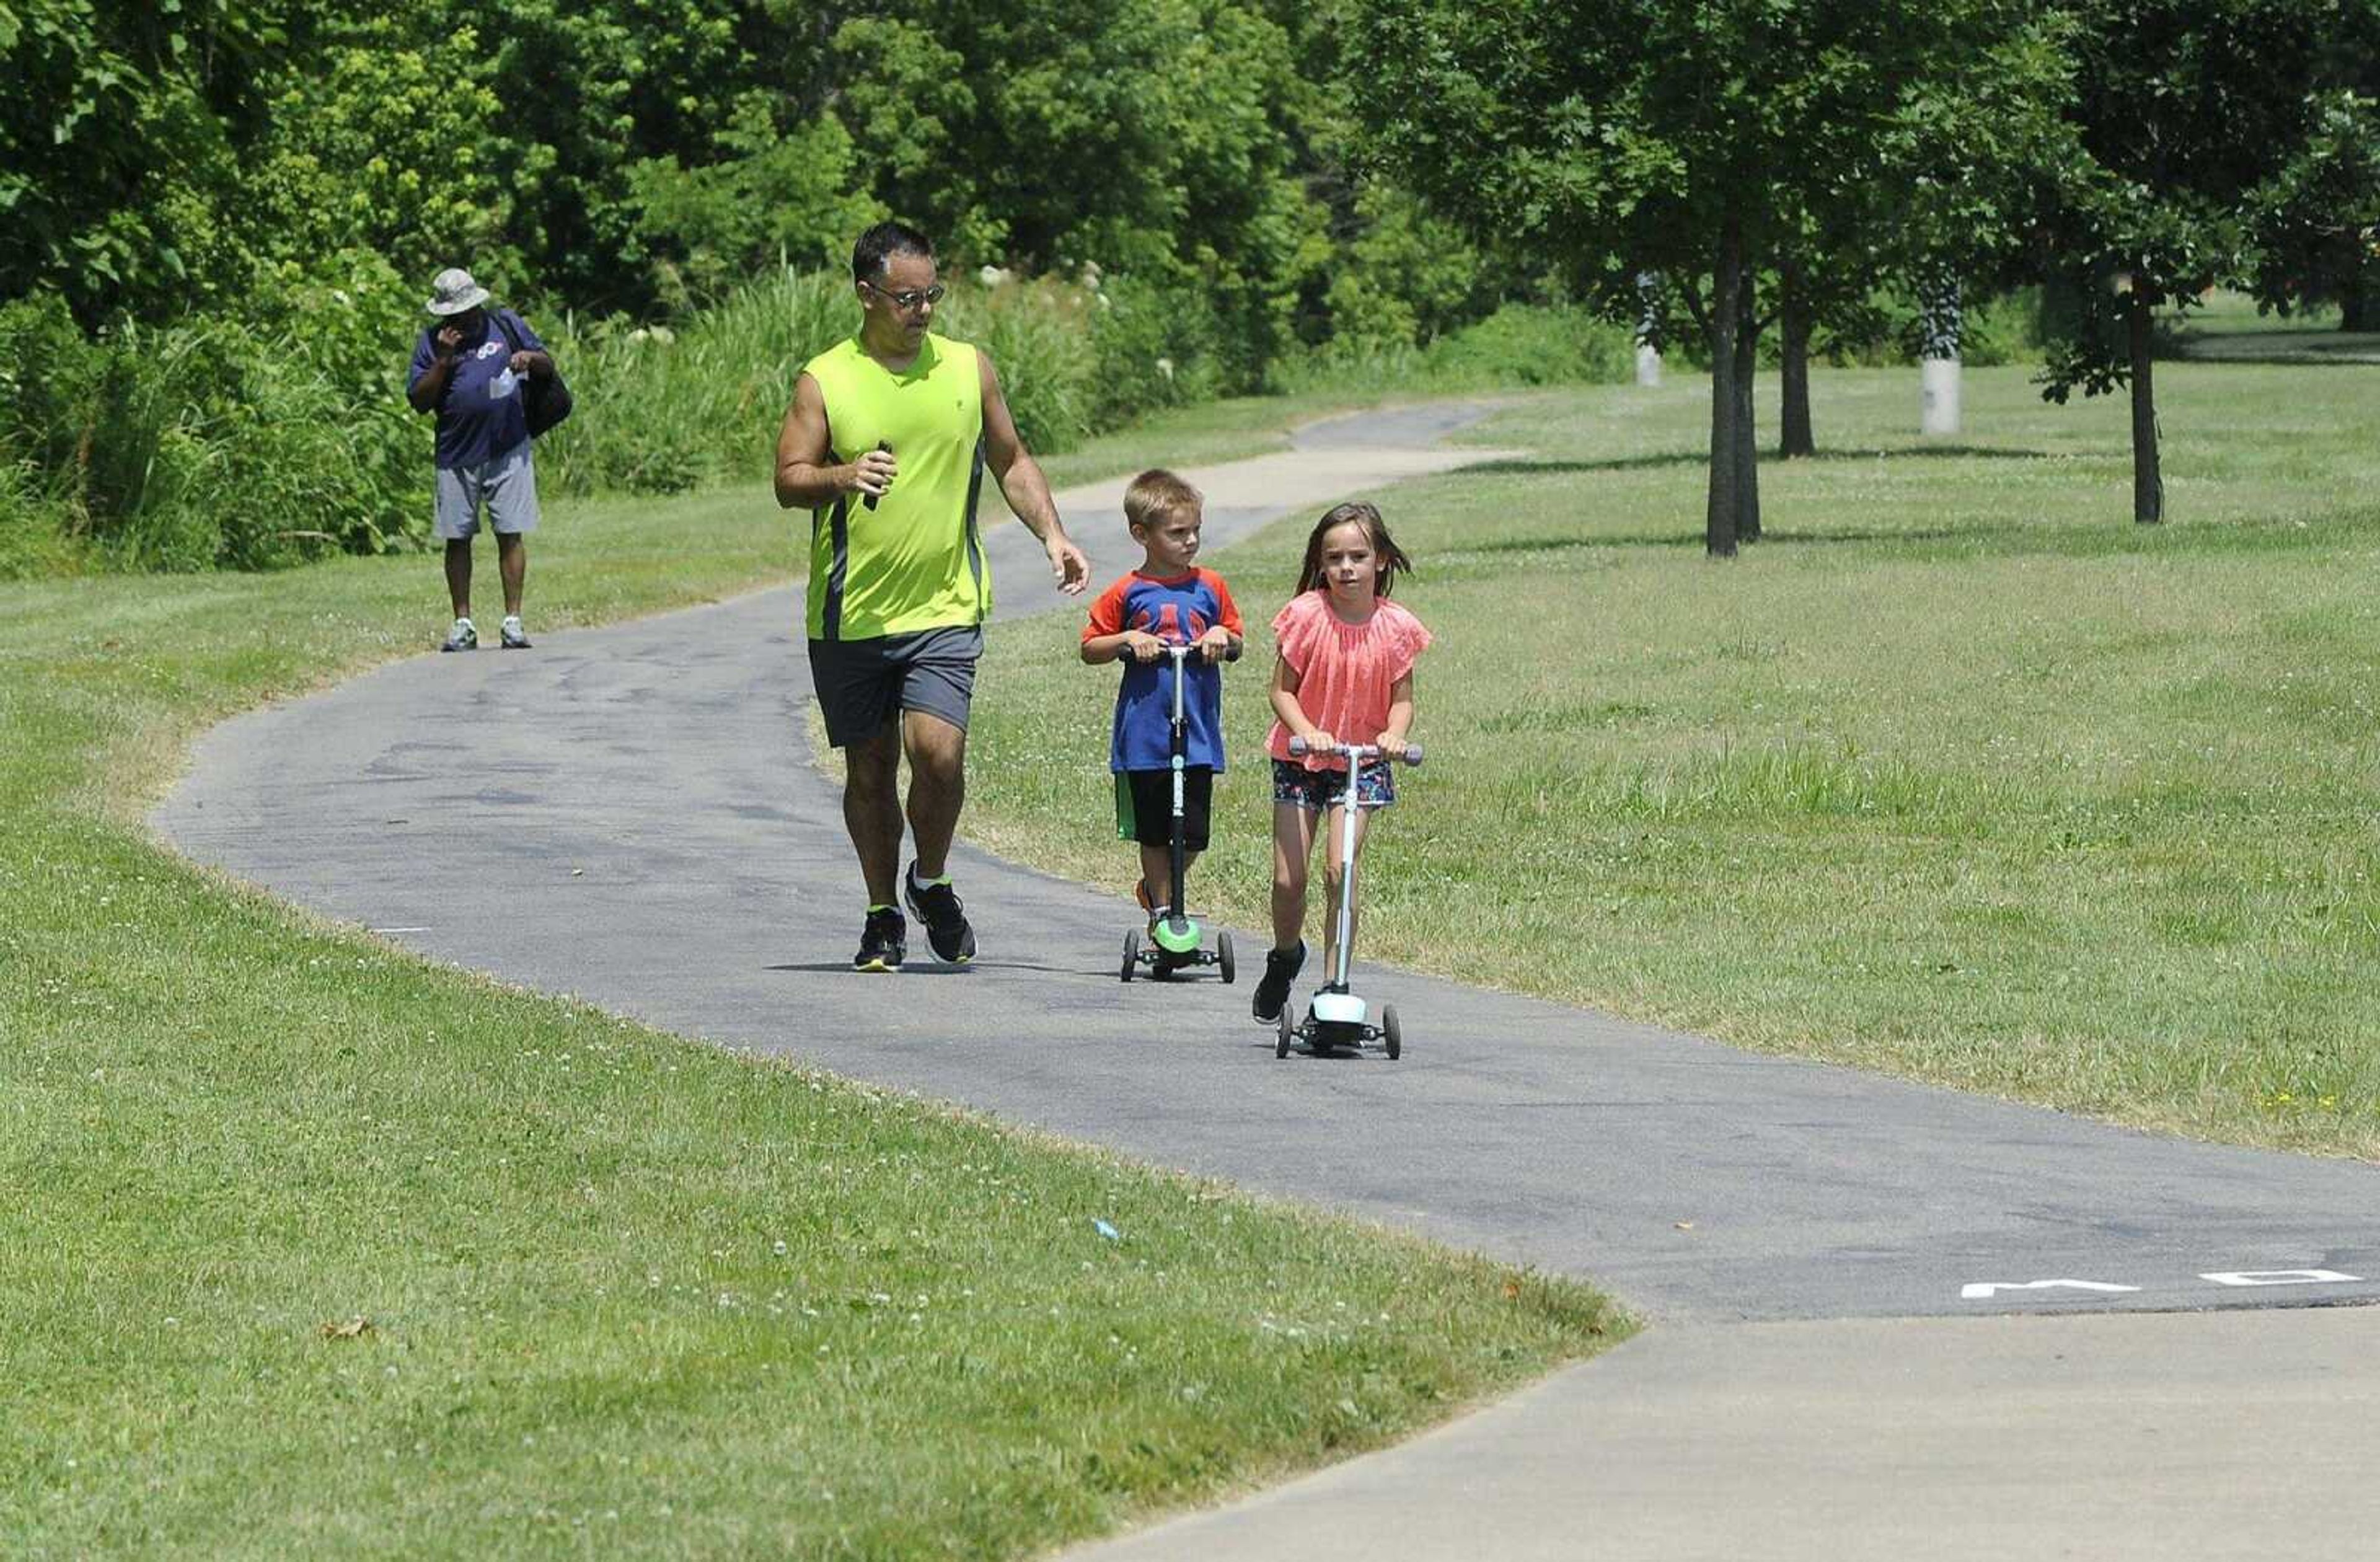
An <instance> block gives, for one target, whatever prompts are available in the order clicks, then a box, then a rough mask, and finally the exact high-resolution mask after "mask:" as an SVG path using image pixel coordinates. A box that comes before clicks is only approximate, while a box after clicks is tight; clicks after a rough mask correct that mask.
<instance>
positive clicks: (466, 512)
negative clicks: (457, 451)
mask: <svg viewBox="0 0 2380 1562" xmlns="http://www.w3.org/2000/svg"><path fill="white" fill-rule="evenodd" d="M483 503H484V504H485V505H486V506H488V524H489V525H490V526H492V527H493V528H494V529H495V531H496V534H497V535H498V536H500V537H509V536H513V535H515V534H516V533H518V532H523V531H536V530H537V469H536V468H535V467H534V466H532V465H531V464H530V463H529V458H528V440H525V439H524V440H522V441H521V442H520V443H519V444H518V445H514V446H513V447H512V448H511V449H509V450H507V451H505V452H504V454H503V455H501V456H497V457H494V458H492V459H489V460H486V461H483V462H481V463H480V465H478V466H476V467H452V468H449V467H441V468H439V469H438V524H437V526H436V527H435V529H434V530H435V531H436V533H437V535H439V536H440V537H443V538H444V539H445V540H446V541H448V542H450V543H459V542H466V541H468V540H469V539H470V538H472V537H475V536H477V535H479V531H480V505H481V504H483Z"/></svg>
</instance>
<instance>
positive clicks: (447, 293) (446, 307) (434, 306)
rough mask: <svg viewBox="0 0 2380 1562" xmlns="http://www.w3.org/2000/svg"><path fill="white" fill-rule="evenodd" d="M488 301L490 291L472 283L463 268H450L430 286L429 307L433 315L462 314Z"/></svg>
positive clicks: (468, 274) (439, 275) (440, 274)
mask: <svg viewBox="0 0 2380 1562" xmlns="http://www.w3.org/2000/svg"><path fill="white" fill-rule="evenodd" d="M487 301H488V290H487V289H486V288H485V287H480V285H479V284H478V283H476V282H474V281H472V280H471V274H470V273H469V272H468V271H465V270H464V269H463V268H462V267H461V266H448V267H447V268H446V269H445V270H444V271H442V272H440V273H439V274H438V275H437V277H436V278H435V279H434V280H433V281H432V282H431V284H430V302H429V305H428V306H427V307H428V309H429V311H430V312H431V313H432V314H442V315H443V314H461V313H462V312H463V311H465V310H472V309H477V308H479V307H480V305H481V304H484V303H486V302H487Z"/></svg>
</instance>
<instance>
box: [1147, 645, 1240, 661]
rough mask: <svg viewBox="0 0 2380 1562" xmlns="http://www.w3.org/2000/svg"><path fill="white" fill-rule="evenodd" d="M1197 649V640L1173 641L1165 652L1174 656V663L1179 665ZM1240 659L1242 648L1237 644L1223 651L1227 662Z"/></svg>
mask: <svg viewBox="0 0 2380 1562" xmlns="http://www.w3.org/2000/svg"><path fill="white" fill-rule="evenodd" d="M1197 649H1198V642H1197V641H1195V640H1193V641H1182V642H1181V643H1180V644H1178V645H1177V644H1172V643H1169V644H1167V645H1166V647H1165V654H1167V655H1168V656H1171V657H1172V658H1173V665H1175V666H1176V667H1179V666H1180V665H1182V663H1183V660H1184V658H1186V657H1188V656H1190V655H1191V654H1192V653H1195V652H1196V651H1197ZM1239 659H1240V648H1239V647H1238V646H1236V645H1234V646H1233V647H1232V648H1231V649H1229V650H1228V651H1225V652H1224V653H1223V660H1224V661H1226V662H1236V661H1238V660H1239Z"/></svg>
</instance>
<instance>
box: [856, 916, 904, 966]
mask: <svg viewBox="0 0 2380 1562" xmlns="http://www.w3.org/2000/svg"><path fill="white" fill-rule="evenodd" d="M908 952H909V923H908V921H906V919H905V918H904V917H903V916H902V915H901V913H900V912H898V911H896V910H894V909H892V907H890V906H878V907H875V908H873V909H870V910H869V911H868V925H867V926H866V927H865V928H863V929H861V930H860V934H859V953H857V954H856V955H854V956H852V957H851V969H852V970H900V969H901V958H902V957H903V956H904V955H906V954H907V953H908Z"/></svg>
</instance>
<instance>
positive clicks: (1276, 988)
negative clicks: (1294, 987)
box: [1248, 938, 1305, 1025]
mask: <svg viewBox="0 0 2380 1562" xmlns="http://www.w3.org/2000/svg"><path fill="white" fill-rule="evenodd" d="M1304 969H1305V940H1304V939H1302V938H1301V939H1299V940H1298V941H1297V947H1296V948H1295V949H1293V950H1291V951H1290V952H1289V953H1288V954H1285V955H1284V954H1282V953H1281V951H1280V950H1278V949H1268V950H1266V951H1265V973H1264V979H1263V980H1262V981H1260V982H1257V995H1256V999H1255V1001H1254V1002H1252V1003H1250V1004H1249V1005H1248V1011H1249V1012H1250V1013H1251V1014H1254V1015H1255V1016H1256V1017H1257V1024H1259V1025H1272V1024H1277V1023H1279V1021H1280V1019H1281V1006H1282V1005H1284V1004H1286V1003H1288V1002H1289V984H1290V983H1291V982H1294V981H1296V980H1297V973H1298V972H1299V971H1300V970H1304Z"/></svg>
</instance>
